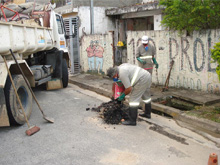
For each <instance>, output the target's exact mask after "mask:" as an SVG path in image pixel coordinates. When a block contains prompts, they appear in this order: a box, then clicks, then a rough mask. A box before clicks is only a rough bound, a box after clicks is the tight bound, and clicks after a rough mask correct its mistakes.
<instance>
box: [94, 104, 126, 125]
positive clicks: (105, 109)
mask: <svg viewBox="0 0 220 165" xmlns="http://www.w3.org/2000/svg"><path fill="white" fill-rule="evenodd" d="M92 110H93V111H96V112H99V115H100V117H101V118H102V119H103V120H104V122H105V123H107V124H119V123H120V122H121V120H122V119H124V120H126V119H128V115H127V114H128V108H127V107H126V106H125V105H124V104H122V103H121V102H119V101H117V100H111V101H109V102H106V103H102V104H101V105H100V106H98V107H97V108H92Z"/></svg>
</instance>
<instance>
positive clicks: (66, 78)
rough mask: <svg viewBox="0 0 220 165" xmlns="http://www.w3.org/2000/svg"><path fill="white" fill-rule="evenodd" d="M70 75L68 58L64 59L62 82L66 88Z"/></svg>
mask: <svg viewBox="0 0 220 165" xmlns="http://www.w3.org/2000/svg"><path fill="white" fill-rule="evenodd" d="M68 81H69V75H68V67H67V62H66V59H63V60H62V82H63V87H64V88H66V87H67V86H68Z"/></svg>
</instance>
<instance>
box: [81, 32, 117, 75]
mask: <svg viewBox="0 0 220 165" xmlns="http://www.w3.org/2000/svg"><path fill="white" fill-rule="evenodd" d="M112 45H113V35H112V33H108V34H101V35H85V36H83V37H82V38H81V47H80V49H81V50H80V52H81V60H80V63H81V70H82V71H84V72H88V73H97V74H105V73H106V71H107V69H108V68H109V67H112V66H113V49H112Z"/></svg>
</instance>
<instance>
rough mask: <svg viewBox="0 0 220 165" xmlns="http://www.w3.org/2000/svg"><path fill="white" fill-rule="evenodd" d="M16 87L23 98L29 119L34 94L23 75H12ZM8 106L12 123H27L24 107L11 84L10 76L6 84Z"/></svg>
mask: <svg viewBox="0 0 220 165" xmlns="http://www.w3.org/2000/svg"><path fill="white" fill-rule="evenodd" d="M12 78H13V81H14V84H15V87H16V89H17V93H18V96H19V98H20V100H21V103H22V106H23V108H24V111H25V114H26V116H27V118H28V119H29V117H30V115H31V112H32V95H31V92H30V90H29V89H28V86H27V84H26V83H25V81H24V79H23V77H22V76H21V75H13V76H12ZM4 92H5V100H6V107H7V111H8V116H9V120H10V124H11V125H22V124H24V123H25V118H24V115H23V113H22V109H21V107H20V105H19V102H18V100H17V97H16V94H15V91H14V88H13V86H12V84H11V80H10V78H9V77H8V78H7V81H6V85H5V88H4Z"/></svg>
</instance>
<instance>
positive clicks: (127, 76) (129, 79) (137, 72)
mask: <svg viewBox="0 0 220 165" xmlns="http://www.w3.org/2000/svg"><path fill="white" fill-rule="evenodd" d="M118 71H119V72H118V75H119V80H121V81H122V83H123V85H124V86H125V88H129V87H130V86H135V85H136V84H137V82H138V80H139V79H140V78H141V77H142V76H151V75H150V73H149V72H148V71H146V70H144V69H142V68H140V67H138V66H136V65H132V64H129V63H124V64H121V65H120V66H118ZM134 77H136V78H134Z"/></svg>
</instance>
